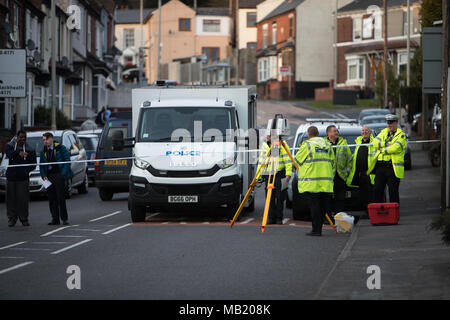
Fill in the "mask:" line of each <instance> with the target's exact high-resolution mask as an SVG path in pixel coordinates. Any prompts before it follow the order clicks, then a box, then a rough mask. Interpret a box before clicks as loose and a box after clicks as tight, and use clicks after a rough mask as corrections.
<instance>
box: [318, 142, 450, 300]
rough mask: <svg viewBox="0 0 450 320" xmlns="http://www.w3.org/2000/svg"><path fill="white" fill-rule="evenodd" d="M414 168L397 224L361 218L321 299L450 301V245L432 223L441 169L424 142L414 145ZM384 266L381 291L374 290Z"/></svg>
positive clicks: (402, 192) (321, 291) (403, 193)
mask: <svg viewBox="0 0 450 320" xmlns="http://www.w3.org/2000/svg"><path fill="white" fill-rule="evenodd" d="M412 149H413V150H412V159H413V169H412V170H411V171H406V175H405V179H404V180H403V181H402V182H401V183H400V201H401V204H400V220H399V223H398V224H397V225H387V226H374V225H371V224H370V222H369V220H360V222H359V223H358V224H357V225H356V228H355V229H354V230H353V233H352V236H351V238H350V239H349V242H348V243H347V245H346V247H345V248H344V250H343V251H342V252H341V254H340V255H339V257H338V258H337V260H336V263H335V265H334V266H333V269H332V270H331V271H330V273H329V274H328V275H327V277H326V278H325V279H324V281H323V283H322V284H321V286H320V287H319V290H318V292H317V293H316V295H315V296H314V298H315V299H344V300H359V299H370V300H373V299H376V300H378V299H383V300H387V299H389V300H391V299H407V300H413V299H436V300H443V299H450V247H448V246H445V245H444V244H443V243H442V241H441V235H440V234H439V233H438V232H436V231H429V230H428V225H429V224H430V222H431V220H432V218H433V217H434V216H436V215H439V211H440V208H439V206H440V188H439V184H440V170H439V169H437V168H433V167H431V165H430V162H429V160H428V158H427V153H426V152H425V151H422V150H421V146H418V145H416V146H412ZM373 265H375V266H378V267H379V270H380V275H381V277H380V285H381V287H380V289H371V290H369V289H368V286H367V282H368V281H369V283H373V282H372V279H371V280H368V279H369V277H370V276H371V275H372V274H373V271H371V272H369V273H368V267H369V266H373Z"/></svg>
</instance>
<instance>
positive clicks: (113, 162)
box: [105, 160, 127, 166]
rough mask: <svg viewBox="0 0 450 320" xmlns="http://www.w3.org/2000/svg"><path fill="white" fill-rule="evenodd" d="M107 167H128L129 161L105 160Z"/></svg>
mask: <svg viewBox="0 0 450 320" xmlns="http://www.w3.org/2000/svg"><path fill="white" fill-rule="evenodd" d="M105 165H107V166H126V165H127V160H105Z"/></svg>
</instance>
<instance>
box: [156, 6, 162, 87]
mask: <svg viewBox="0 0 450 320" xmlns="http://www.w3.org/2000/svg"><path fill="white" fill-rule="evenodd" d="M157 80H161V0H158V77H157Z"/></svg>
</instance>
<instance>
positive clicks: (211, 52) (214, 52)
mask: <svg viewBox="0 0 450 320" xmlns="http://www.w3.org/2000/svg"><path fill="white" fill-rule="evenodd" d="M202 53H203V54H204V55H205V56H206V57H207V59H208V61H217V60H219V48H202Z"/></svg>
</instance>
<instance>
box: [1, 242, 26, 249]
mask: <svg viewBox="0 0 450 320" xmlns="http://www.w3.org/2000/svg"><path fill="white" fill-rule="evenodd" d="M24 243H26V241H22V242H17V243H13V244H10V245H7V246H4V247H1V248H0V250H4V249H8V248H12V247H15V246H19V245H21V244H24Z"/></svg>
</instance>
